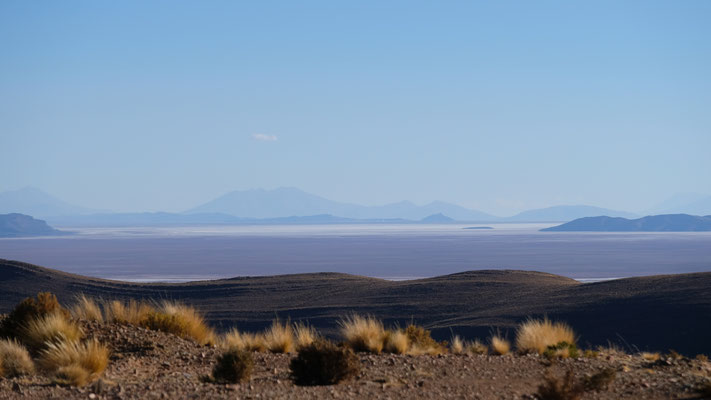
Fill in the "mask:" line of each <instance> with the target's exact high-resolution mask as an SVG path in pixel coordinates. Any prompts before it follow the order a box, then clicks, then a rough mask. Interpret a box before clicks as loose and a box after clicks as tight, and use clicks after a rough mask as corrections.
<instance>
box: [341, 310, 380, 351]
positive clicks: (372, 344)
mask: <svg viewBox="0 0 711 400" xmlns="http://www.w3.org/2000/svg"><path fill="white" fill-rule="evenodd" d="M338 324H339V325H340V327H341V329H340V331H341V335H342V336H343V339H344V340H345V343H346V345H348V346H349V347H350V348H352V349H353V350H354V351H367V352H370V353H375V354H379V353H380V352H381V351H383V339H384V338H385V329H384V328H383V323H382V322H380V321H379V320H377V319H375V318H373V317H371V316H367V317H363V316H360V315H351V316H350V317H346V318H344V319H341V320H340V321H339V322H338Z"/></svg>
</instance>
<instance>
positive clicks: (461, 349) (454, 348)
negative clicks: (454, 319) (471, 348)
mask: <svg viewBox="0 0 711 400" xmlns="http://www.w3.org/2000/svg"><path fill="white" fill-rule="evenodd" d="M467 347H468V346H467V344H466V343H465V342H464V341H463V340H462V338H461V337H459V335H454V336H453V337H452V341H451V342H450V343H449V351H450V352H451V353H452V354H463V353H465V352H466V351H467Z"/></svg>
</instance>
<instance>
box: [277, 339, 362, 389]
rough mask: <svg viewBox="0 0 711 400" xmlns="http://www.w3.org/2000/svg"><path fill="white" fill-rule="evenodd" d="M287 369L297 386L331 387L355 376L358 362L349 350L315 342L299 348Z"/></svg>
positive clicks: (322, 341)
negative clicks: (289, 370)
mask: <svg viewBox="0 0 711 400" xmlns="http://www.w3.org/2000/svg"><path fill="white" fill-rule="evenodd" d="M289 367H290V368H291V375H292V377H293V378H294V382H295V383H296V384H297V385H333V384H336V383H338V382H341V381H343V380H346V379H349V378H351V377H353V376H356V375H357V374H358V372H359V371H360V362H359V360H358V357H356V355H355V353H353V351H352V350H351V349H349V348H345V347H338V346H336V345H335V344H333V343H331V342H328V341H325V340H316V341H314V342H313V343H311V344H310V345H306V346H302V347H300V348H299V350H298V354H297V356H296V357H295V358H294V359H292V360H291V363H290V365H289Z"/></svg>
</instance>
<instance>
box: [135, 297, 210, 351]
mask: <svg viewBox="0 0 711 400" xmlns="http://www.w3.org/2000/svg"><path fill="white" fill-rule="evenodd" d="M139 324H140V325H141V326H143V327H145V328H148V329H151V330H156V331H162V332H167V333H172V334H174V335H176V336H179V337H181V338H184V339H193V340H195V341H196V342H198V343H200V344H213V343H215V333H214V331H213V330H212V329H211V328H210V327H208V326H207V324H206V323H205V319H204V318H203V317H202V315H200V313H198V312H197V310H195V309H194V308H193V307H190V306H186V305H183V304H179V303H172V302H167V301H166V302H163V303H161V305H160V306H159V307H158V309H157V310H154V311H151V312H148V313H147V315H146V316H145V319H144V320H143V321H141V322H140V323H139Z"/></svg>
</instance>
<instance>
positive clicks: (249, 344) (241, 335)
mask: <svg viewBox="0 0 711 400" xmlns="http://www.w3.org/2000/svg"><path fill="white" fill-rule="evenodd" d="M222 346H223V347H224V348H226V349H232V350H241V351H259V352H264V351H267V344H266V342H265V340H264V335H261V334H255V333H247V332H240V331H239V330H237V329H232V330H231V331H230V332H228V333H227V334H225V336H224V337H223V338H222Z"/></svg>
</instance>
